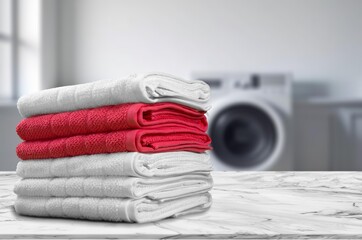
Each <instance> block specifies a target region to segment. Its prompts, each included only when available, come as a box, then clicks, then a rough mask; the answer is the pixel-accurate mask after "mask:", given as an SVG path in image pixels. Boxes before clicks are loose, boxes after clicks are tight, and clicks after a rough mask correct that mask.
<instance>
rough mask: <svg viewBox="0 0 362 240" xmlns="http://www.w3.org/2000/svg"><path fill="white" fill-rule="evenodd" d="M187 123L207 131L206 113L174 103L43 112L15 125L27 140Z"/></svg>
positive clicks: (175, 125)
mask: <svg viewBox="0 0 362 240" xmlns="http://www.w3.org/2000/svg"><path fill="white" fill-rule="evenodd" d="M177 126H184V127H187V128H194V129H197V130H201V131H206V129H207V120H206V117H205V115H204V112H200V111H197V110H195V109H192V108H189V107H186V106H183V105H179V104H174V103H156V104H144V103H134V104H121V105H116V106H106V107H100V108H94V109H86V110H80V111H74V112H63V113H57V114H48V115H40V116H35V117H31V118H26V119H24V120H22V121H21V122H20V123H19V125H18V126H17V128H16V131H17V133H18V135H19V136H20V137H21V138H22V139H24V140H26V141H34V140H45V139H55V138H61V137H71V136H77V135H86V134H91V133H105V132H113V131H119V130H125V129H140V128H153V127H157V128H159V127H177Z"/></svg>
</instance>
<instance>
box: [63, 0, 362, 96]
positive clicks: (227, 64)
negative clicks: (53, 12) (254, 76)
mask: <svg viewBox="0 0 362 240" xmlns="http://www.w3.org/2000/svg"><path fill="white" fill-rule="evenodd" d="M58 4H59V11H60V13H59V30H60V32H59V36H60V41H59V55H58V61H59V70H58V73H59V75H58V78H59V80H60V81H61V84H73V83H83V82H88V81H93V80H96V79H100V78H107V77H119V76H123V75H127V74H129V73H130V72H140V71H141V72H142V71H154V70H156V71H166V72H171V73H174V74H176V75H180V76H190V74H191V73H192V72H193V71H203V72H205V71H248V72H249V71H268V72H273V71H283V72H284V71H287V72H292V73H293V74H294V76H295V77H296V79H297V81H298V80H299V81H302V80H312V81H314V80H318V81H354V80H356V79H361V78H362V70H361V67H360V63H361V62H362V46H361V42H362V31H360V29H362V14H361V11H360V9H362V1H360V0H346V1H343V0H313V1H309V0H307V1H300V0H228V1H224V0H196V1H195V0H175V1H167V0H152V1H148V0H123V1H117V0H107V1H103V0H75V1H74V0H63V1H59V2H58ZM354 89H355V87H354V88H350V89H349V90H354ZM337 90H339V88H337ZM349 90H348V91H349Z"/></svg>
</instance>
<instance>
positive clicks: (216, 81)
mask: <svg viewBox="0 0 362 240" xmlns="http://www.w3.org/2000/svg"><path fill="white" fill-rule="evenodd" d="M198 79H200V80H203V81H205V82H206V83H207V84H209V86H210V88H211V90H212V92H213V93H214V94H225V93H226V92H229V91H236V90H242V91H253V92H257V93H260V94H268V95H269V94H287V93H288V92H287V91H288V89H290V86H289V85H288V84H289V83H290V81H288V75H285V74H275V73H273V74H247V75H237V74H235V75H231V74H229V75H224V76H222V75H219V76H212V75H210V76H205V77H199V78H198Z"/></svg>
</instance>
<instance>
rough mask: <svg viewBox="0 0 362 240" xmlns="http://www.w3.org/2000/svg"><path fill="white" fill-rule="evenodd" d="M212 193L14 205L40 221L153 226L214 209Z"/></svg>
mask: <svg viewBox="0 0 362 240" xmlns="http://www.w3.org/2000/svg"><path fill="white" fill-rule="evenodd" d="M211 201H212V200H211V196H210V194H209V193H203V194H198V195H192V196H188V197H184V198H177V199H172V200H169V201H158V200H156V201H155V200H151V199H147V198H141V199H137V200H132V199H128V198H90V197H85V198H77V197H69V198H57V197H21V196H19V197H18V198H17V199H16V201H15V211H16V212H17V213H19V214H22V215H28V216H37V217H62V218H76V219H88V220H105V221H114V222H138V223H143V222H153V221H158V220H161V219H164V218H168V217H176V216H180V215H185V214H190V213H196V212H202V211H205V210H206V209H208V208H209V207H210V205H211Z"/></svg>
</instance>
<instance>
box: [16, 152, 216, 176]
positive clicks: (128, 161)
mask: <svg viewBox="0 0 362 240" xmlns="http://www.w3.org/2000/svg"><path fill="white" fill-rule="evenodd" d="M211 170H212V167H211V161H210V155H209V154H208V153H193V152H164V153H152V154H144V153H138V152H123V153H112V154H95V155H84V156H77V157H70V158H57V159H46V160H45V159H44V160H42V159H39V160H26V161H20V162H19V163H18V166H17V168H16V173H17V175H18V176H20V177H22V178H52V177H81V176H134V177H146V178H147V177H148V178H149V177H172V176H179V175H183V174H190V173H198V174H200V173H203V174H208V172H210V171H211Z"/></svg>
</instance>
